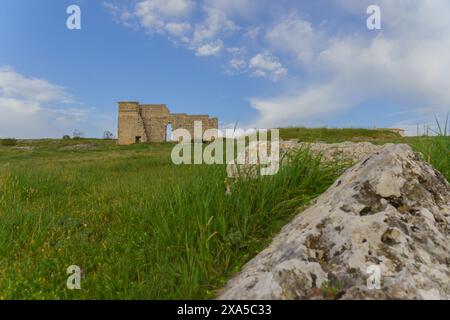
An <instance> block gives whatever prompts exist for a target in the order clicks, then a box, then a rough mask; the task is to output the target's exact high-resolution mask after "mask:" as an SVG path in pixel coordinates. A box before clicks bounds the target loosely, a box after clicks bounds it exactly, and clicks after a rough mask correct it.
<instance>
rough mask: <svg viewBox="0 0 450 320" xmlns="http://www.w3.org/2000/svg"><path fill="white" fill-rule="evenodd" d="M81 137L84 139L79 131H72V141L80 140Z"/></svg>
mask: <svg viewBox="0 0 450 320" xmlns="http://www.w3.org/2000/svg"><path fill="white" fill-rule="evenodd" d="M83 137H84V133H83V132H81V131H80V130H78V129H75V130H74V131H73V138H74V139H81V138H83Z"/></svg>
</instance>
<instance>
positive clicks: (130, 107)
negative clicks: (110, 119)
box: [118, 102, 218, 145]
mask: <svg viewBox="0 0 450 320" xmlns="http://www.w3.org/2000/svg"><path fill="white" fill-rule="evenodd" d="M195 121H201V123H202V136H203V134H204V132H205V131H206V130H208V129H218V119H217V118H210V117H209V116H208V115H188V114H185V113H170V111H169V109H168V108H167V106H166V105H165V104H139V103H138V102H119V121H118V124H119V127H118V144H121V145H126V144H133V143H141V142H165V141H168V137H167V127H168V126H169V125H171V126H172V130H176V129H186V130H187V131H189V133H190V135H191V137H194V122H195Z"/></svg>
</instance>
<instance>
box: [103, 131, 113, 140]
mask: <svg viewBox="0 0 450 320" xmlns="http://www.w3.org/2000/svg"><path fill="white" fill-rule="evenodd" d="M103 139H105V140H111V139H114V134H113V133H112V132H111V131H105V132H103Z"/></svg>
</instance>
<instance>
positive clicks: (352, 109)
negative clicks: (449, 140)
mask: <svg viewBox="0 0 450 320" xmlns="http://www.w3.org/2000/svg"><path fill="white" fill-rule="evenodd" d="M376 2H377V1H375V3H376ZM372 3H374V1H371V2H368V1H364V0H362V1H361V0H358V1H357V0H329V1H325V0H316V1H290V0H281V1H269V0H227V1H225V0H199V1H193V0H165V1H162V0H128V1H126V0H121V1H119V0H105V1H101V0H99V1H94V0H89V1H87V0H84V1H82V0H79V1H76V0H68V1H65V0H58V1H53V0H39V1H31V0H3V1H2V4H1V6H0V137H7V136H8V137H10V136H11V137H12V136H14V137H60V136H62V135H63V134H71V133H72V132H73V130H74V129H79V130H81V131H83V132H85V133H86V135H87V136H96V137H99V136H101V135H102V133H103V131H105V130H110V131H112V132H114V133H115V132H116V117H117V114H116V113H117V101H122V100H132V101H140V102H142V103H166V104H167V105H168V106H169V108H170V110H171V111H172V112H186V113H192V114H204V113H206V114H210V115H212V116H216V117H219V119H220V121H221V125H222V126H223V127H227V126H230V125H233V124H234V123H235V122H236V121H238V122H239V126H241V127H245V128H248V127H258V128H267V127H274V126H289V125H304V126H323V125H326V126H339V127H341V126H345V127H351V126H353V127H374V126H378V127H404V128H406V129H409V130H410V132H412V133H414V132H415V128H416V127H417V124H420V125H423V124H428V123H431V122H432V118H433V114H437V115H438V116H439V117H442V116H443V115H445V114H446V112H448V111H449V110H450V93H449V90H448V88H449V87H450V80H449V77H448V74H449V73H450V58H449V56H450V55H449V54H448V51H449V50H450V38H449V37H450V36H449V34H450V22H449V19H448V17H447V16H446V12H450V4H449V2H448V1H444V0H433V1H430V0H415V1H412V0H401V1H400V0H391V1H388V0H380V1H378V3H377V4H378V5H379V6H380V8H381V10H382V11H381V12H382V30H368V29H367V27H366V19H367V17H368V15H367V14H366V8H367V6H368V5H369V4H372ZM71 4H76V5H79V6H80V8H81V13H82V16H81V23H82V28H81V30H68V29H67V27H66V19H67V17H68V15H67V14H66V8H67V7H68V6H69V5H71Z"/></svg>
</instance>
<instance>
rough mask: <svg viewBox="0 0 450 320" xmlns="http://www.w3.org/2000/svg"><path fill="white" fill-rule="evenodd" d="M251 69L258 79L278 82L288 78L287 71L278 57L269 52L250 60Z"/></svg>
mask: <svg viewBox="0 0 450 320" xmlns="http://www.w3.org/2000/svg"><path fill="white" fill-rule="evenodd" d="M249 69H250V71H251V72H252V74H253V75H254V76H256V77H265V78H269V79H271V80H273V81H278V80H280V79H281V78H283V77H285V76H287V70H286V69H285V68H284V67H283V65H282V64H281V63H280V62H279V61H278V59H277V58H276V57H274V56H273V55H271V54H270V53H268V52H264V53H259V54H257V55H256V56H254V57H253V58H251V59H250V63H249Z"/></svg>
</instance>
